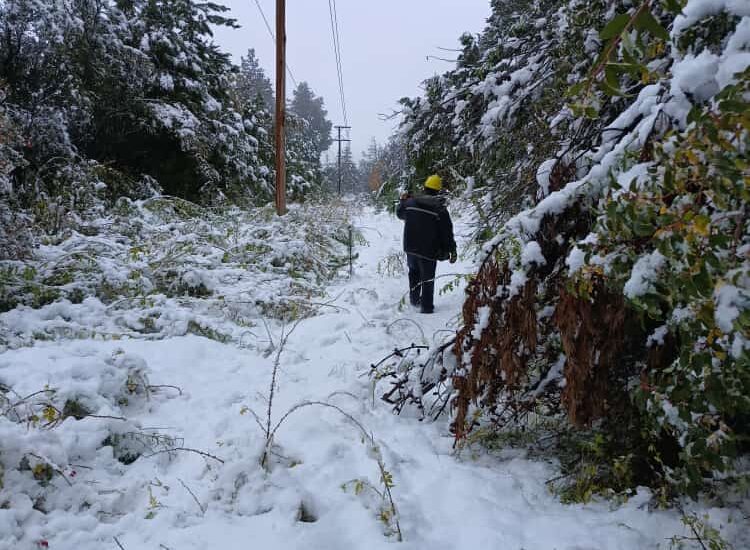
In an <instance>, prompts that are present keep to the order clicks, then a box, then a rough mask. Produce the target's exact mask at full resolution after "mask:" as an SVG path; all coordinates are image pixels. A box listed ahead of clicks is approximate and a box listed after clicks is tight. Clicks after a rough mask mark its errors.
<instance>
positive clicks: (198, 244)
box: [0, 197, 349, 346]
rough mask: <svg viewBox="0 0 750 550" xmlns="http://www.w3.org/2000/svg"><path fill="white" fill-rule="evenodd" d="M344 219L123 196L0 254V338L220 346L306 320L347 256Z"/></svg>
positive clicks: (303, 209) (324, 211)
mask: <svg viewBox="0 0 750 550" xmlns="http://www.w3.org/2000/svg"><path fill="white" fill-rule="evenodd" d="M348 219H349V214H348V212H347V210H346V207H345V206H341V207H339V208H331V207H330V205H321V204H313V203H310V204H306V205H304V206H296V205H295V206H292V207H291V208H290V211H289V214H288V215H287V216H285V217H284V218H279V217H277V216H276V215H275V213H274V210H273V208H271V207H262V208H254V209H247V210H240V209H236V208H229V209H207V208H204V207H201V206H198V205H195V204H192V203H189V202H186V201H182V200H178V199H171V198H166V197H155V198H151V199H146V200H143V201H137V202H133V201H129V200H127V199H122V200H121V201H120V202H119V203H118V205H117V207H116V208H114V209H113V210H112V211H111V212H110V213H109V214H107V215H106V217H101V218H98V219H95V220H91V221H90V222H89V223H87V224H85V225H80V226H77V227H75V228H74V229H72V230H71V229H67V230H66V231H64V232H62V233H60V234H56V235H52V236H50V237H45V238H43V239H41V244H40V246H39V248H38V249H36V250H34V252H33V255H31V256H30V257H27V258H23V259H9V260H3V261H0V304H2V310H3V311H5V312H6V313H3V314H0V326H3V330H2V336H0V345H14V346H15V345H22V344H24V343H29V342H32V341H33V340H35V339H49V338H56V337H58V336H66V335H67V336H80V337H88V336H95V335H100V336H102V337H108V338H111V337H115V336H117V335H130V336H134V337H144V338H158V337H164V336H167V335H173V334H185V333H186V332H192V333H197V334H201V335H204V336H207V337H210V338H213V339H217V340H222V341H225V340H231V339H239V338H240V336H241V334H242V333H244V332H246V331H247V330H248V329H249V328H250V327H251V326H253V325H255V324H257V323H258V322H259V318H260V317H262V316H266V317H276V318H282V319H292V318H298V317H300V316H305V315H308V314H309V313H311V312H312V311H313V309H314V308H313V307H312V305H311V303H312V302H313V301H314V297H315V296H317V295H319V294H320V293H321V292H322V289H323V286H324V284H325V283H326V282H327V281H329V280H330V279H331V278H332V277H334V276H335V275H336V274H337V273H338V271H339V268H341V267H343V266H345V265H346V264H347V263H348V259H349V250H348V239H349V223H348ZM186 297H191V298H195V300H186V299H184V298H186ZM32 308H41V309H39V310H38V311H35V312H32V311H30V309H32ZM31 319H35V321H31Z"/></svg>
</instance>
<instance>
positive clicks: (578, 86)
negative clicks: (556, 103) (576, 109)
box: [565, 80, 586, 97]
mask: <svg viewBox="0 0 750 550" xmlns="http://www.w3.org/2000/svg"><path fill="white" fill-rule="evenodd" d="M585 86H586V81H585V80H582V81H580V82H576V83H575V84H573V85H572V86H571V87H570V88H568V90H567V91H566V92H565V95H566V96H568V97H575V96H577V95H578V94H580V93H581V92H582V91H583V88H584V87H585Z"/></svg>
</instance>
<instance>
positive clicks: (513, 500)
mask: <svg viewBox="0 0 750 550" xmlns="http://www.w3.org/2000/svg"><path fill="white" fill-rule="evenodd" d="M357 225H358V226H359V227H361V228H362V231H363V232H364V234H365V236H366V238H367V239H368V240H369V246H366V247H363V248H361V249H360V251H359V252H360V257H359V260H358V262H357V265H356V267H355V274H354V276H353V277H352V278H351V279H348V280H347V279H344V280H342V281H339V282H337V283H335V284H334V285H332V287H331V289H330V292H329V294H330V296H331V298H333V297H338V299H337V301H336V302H335V305H338V306H340V308H342V309H337V308H325V310H324V312H323V313H322V314H321V315H319V316H317V317H314V318H312V319H309V320H306V321H304V322H303V323H301V324H300V325H299V327H298V328H297V329H296V331H295V332H294V333H293V334H292V335H291V337H290V338H289V341H288V343H287V346H286V349H285V351H284V353H283V355H282V361H281V371H280V374H279V380H278V390H277V394H276V397H275V402H274V410H273V418H274V423H275V422H276V420H277V419H279V418H280V417H281V416H282V415H283V414H284V413H285V412H286V411H287V410H289V408H290V407H293V406H294V405H295V404H297V403H300V402H301V401H305V400H313V401H322V400H328V401H330V402H331V403H335V404H336V405H338V406H339V407H341V408H342V409H343V410H345V411H347V412H348V413H350V414H351V415H352V416H353V417H355V418H356V419H357V420H358V421H359V422H361V423H362V424H363V425H364V426H366V427H367V429H369V430H371V431H372V433H373V434H374V435H375V438H376V440H377V441H378V443H379V444H380V447H381V450H382V454H383V459H384V462H385V465H386V467H387V468H388V470H389V471H390V473H391V474H392V475H393V481H394V483H395V487H394V489H393V496H394V499H395V502H396V505H397V507H398V510H399V513H400V525H401V529H402V531H403V535H404V543H403V544H402V545H401V547H403V548H415V549H418V548H425V549H427V548H429V549H431V550H439V549H445V550H448V549H464V548H465V549H521V548H524V549H527V550H531V549H540V550H542V549H544V550H546V549H553V548H556V549H579V550H582V549H591V550H594V549H635V548H656V547H657V545H659V546H658V547H660V548H668V547H669V543H668V541H667V540H666V539H667V538H668V537H670V536H672V535H674V534H678V533H683V529H682V526H681V524H680V522H679V519H678V518H677V516H676V515H675V514H674V513H671V512H670V513H667V512H664V513H662V512H656V513H649V512H648V511H647V510H645V509H644V508H645V506H644V504H645V501H646V500H647V498H648V496H647V494H643V495H639V496H637V497H635V498H633V499H631V500H630V502H629V503H627V504H626V505H625V506H623V507H621V508H619V509H616V510H610V507H609V505H608V504H607V503H604V504H593V505H588V506H564V505H562V504H560V503H559V502H558V500H556V498H555V497H554V496H553V495H550V494H549V493H548V492H547V490H546V487H545V484H544V481H545V480H546V479H548V478H551V477H553V476H554V475H555V470H554V468H553V467H552V466H550V465H547V464H543V463H539V462H531V461H527V460H525V459H523V458H506V459H504V460H501V459H500V458H492V459H490V458H487V457H484V458H483V459H481V460H477V461H473V460H471V459H470V458H468V457H467V458H464V459H461V460H459V459H457V458H455V457H454V456H453V455H452V453H451V451H452V449H451V444H452V440H451V438H450V437H449V436H448V434H447V433H446V426H445V424H444V423H438V424H426V423H422V422H419V421H417V420H416V419H414V418H408V417H396V416H394V415H393V414H392V413H391V411H390V409H389V407H388V406H387V405H385V404H384V403H382V402H380V401H379V400H377V399H376V400H375V403H374V407H373V402H372V400H371V388H370V384H369V380H368V379H367V377H362V376H361V375H362V374H363V373H364V372H366V371H367V370H368V367H369V365H370V364H371V363H372V362H374V361H377V360H379V359H380V358H382V357H384V356H385V355H386V354H388V353H389V351H390V350H392V349H393V348H394V347H396V346H402V345H405V344H406V345H408V344H410V343H412V342H418V341H420V339H421V332H422V331H423V332H424V334H425V336H426V337H427V339H429V340H432V338H433V334H435V333H436V332H437V331H439V330H441V329H445V328H446V324H448V325H451V324H452V323H455V316H456V315H457V313H458V312H459V311H460V308H461V302H462V297H463V294H462V291H461V290H460V289H459V290H454V291H453V292H452V293H449V294H447V295H444V296H438V297H437V298H436V303H437V312H436V314H435V315H433V316H422V315H419V314H418V313H417V312H415V311H414V310H411V309H409V308H408V307H407V308H406V310H403V311H402V310H400V308H399V302H400V300H401V298H402V297H403V295H404V292H405V290H406V282H405V275H403V274H400V275H395V276H389V275H387V274H382V275H381V274H378V272H377V266H378V263H379V262H380V261H381V260H383V258H385V257H386V256H388V255H389V254H393V253H395V252H397V251H398V250H399V249H400V242H401V224H400V222H399V221H398V220H396V219H394V218H393V217H391V216H389V215H387V214H375V213H372V212H369V211H368V212H366V213H365V214H363V215H362V217H361V219H359V220H358V221H357ZM458 230H459V232H460V226H459V227H458ZM463 269H467V266H462V265H461V264H460V263H459V264H457V265H456V266H451V265H449V264H447V263H443V264H441V265H440V267H439V273H447V272H460V271H461V270H463ZM446 281H447V279H446ZM440 286H442V285H438V287H440ZM404 319H412V320H413V321H415V322H416V323H418V324H419V325H420V327H421V330H420V329H418V328H417V325H416V324H415V323H414V322H412V321H404ZM398 320H402V321H398ZM395 321H398V322H395ZM394 322H395V323H394ZM270 328H271V331H272V332H273V333H274V338H275V339H277V340H278V336H279V332H280V329H281V327H280V326H272V327H270ZM254 330H255V331H256V335H257V338H258V339H259V340H264V339H266V336H265V335H264V329H263V327H262V326H261V327H256V328H255V329H254ZM437 337H440V334H439V333H438V334H437ZM257 344H258V345H257V347H248V348H244V349H239V348H237V347H235V346H231V345H224V344H220V343H218V342H215V341H211V340H207V339H203V338H199V337H195V336H187V337H181V338H173V339H169V340H163V341H154V342H144V341H136V340H123V341H119V342H101V341H75V342H65V343H48V344H38V345H37V346H36V347H33V348H27V349H21V350H15V351H8V352H6V353H5V354H4V356H0V374H3V375H4V376H10V377H11V378H12V377H13V375H14V373H15V374H16V375H19V374H20V373H25V376H26V377H27V378H26V379H24V386H26V387H28V388H39V387H42V386H44V384H46V383H53V382H54V380H55V378H56V374H57V373H63V372H71V370H72V372H75V370H76V369H78V368H80V369H85V368H86V365H90V364H93V363H96V362H99V363H101V361H102V358H106V357H108V356H110V355H111V353H112V352H113V351H114V350H116V349H118V348H120V349H123V350H124V351H125V352H127V353H134V354H137V355H139V356H141V357H142V358H143V359H144V360H145V361H146V363H147V364H148V366H149V368H150V377H151V380H150V382H151V384H171V385H175V386H179V387H180V388H182V390H183V392H184V393H183V395H181V396H180V395H177V393H176V392H174V391H172V392H169V391H165V392H160V393H159V394H158V395H155V396H154V397H153V398H152V400H151V401H150V402H149V403H147V404H145V405H144V406H143V407H142V408H140V409H137V408H134V410H133V411H132V418H134V419H135V420H137V422H138V423H139V425H140V428H141V429H144V430H145V429H149V430H151V431H153V430H154V429H155V428H156V429H159V430H162V432H163V433H168V434H170V435H172V436H177V437H179V438H182V439H183V440H184V441H181V442H180V443H181V445H179V446H184V447H187V448H192V449H199V450H203V451H206V452H209V453H211V454H213V455H215V456H217V457H220V458H222V459H223V460H224V461H225V462H224V464H219V463H218V462H216V461H215V460H213V459H210V458H204V457H202V456H199V455H198V454H195V453H192V452H181V453H178V454H176V456H171V455H167V454H161V455H157V456H153V457H150V458H146V457H141V458H140V459H138V460H137V461H136V462H135V463H133V464H131V465H128V466H125V465H122V464H120V463H119V462H115V461H113V460H112V457H111V448H110V447H104V448H102V449H100V450H99V451H97V454H96V460H95V461H94V463H89V464H88V467H91V468H93V470H88V469H84V468H80V469H79V471H78V472H77V474H76V478H75V481H74V482H75V484H76V486H77V487H78V488H77V489H75V491H74V492H70V491H67V492H66V491H65V490H64V489H63V490H61V493H60V494H61V495H65V496H64V498H65V499H72V500H73V501H75V500H76V499H80V500H81V502H79V503H78V504H79V506H75V503H74V502H67V503H49V504H50V506H49V508H50V509H56V508H63V507H64V504H72V505H73V508H78V507H80V505H81V504H83V502H84V501H85V502H86V505H84V506H83V507H84V508H87V507H88V508H87V510H86V512H84V513H79V514H76V515H73V514H71V513H65V512H51V513H49V514H48V515H46V516H41V514H39V513H38V512H36V511H32V510H31V509H30V504H24V503H16V504H17V506H16V507H15V510H16V511H15V512H14V513H16V514H22V512H20V511H18V510H22V509H25V510H26V512H25V513H26V514H27V517H26V518H21V517H20V516H18V517H16V519H17V520H19V521H20V520H22V522H23V523H24V533H23V534H22V535H21V534H20V533H17V534H16V536H19V537H21V536H22V537H23V541H24V542H27V543H29V545H30V546H25V547H29V548H33V547H34V546H33V543H34V542H35V541H40V540H44V541H47V542H48V544H49V548H54V549H71V550H72V549H76V550H94V549H97V550H99V549H103V548H116V544H115V542H114V537H117V539H118V541H119V542H120V543H121V544H122V547H123V548H125V549H126V550H134V549H135V550H137V549H154V550H157V549H160V548H168V549H170V550H188V549H214V548H215V549H222V550H247V549H252V548H261V549H287V548H289V549H296V548H299V549H302V548H310V549H318V548H320V549H341V550H345V549H346V550H349V549H353V548H355V549H375V548H392V547H394V546H393V545H394V544H396V542H395V539H394V538H393V537H390V538H389V537H386V536H384V534H383V532H384V523H383V522H381V521H380V520H379V519H378V517H377V513H378V512H377V502H375V501H374V500H373V499H372V498H370V497H371V495H369V494H368V491H367V490H365V491H364V492H363V493H361V494H359V495H357V494H355V491H354V490H353V488H352V487H350V488H349V490H347V491H345V490H343V489H342V485H343V484H345V483H346V482H348V481H350V480H353V479H363V478H365V479H369V480H370V482H371V483H372V484H373V485H374V486H379V472H378V468H377V463H376V462H375V461H374V460H373V459H372V458H371V457H370V456H368V454H367V446H366V445H364V444H363V443H362V439H361V437H360V434H359V432H358V430H357V428H355V427H354V426H353V424H352V423H351V422H350V421H349V420H347V419H346V418H345V417H344V416H342V415H341V414H340V413H338V412H336V411H334V410H331V409H324V408H320V407H318V408H315V407H309V408H305V409H301V410H300V411H298V412H297V413H295V414H293V415H292V416H290V417H289V418H288V420H286V421H285V422H284V424H283V425H282V427H281V428H280V429H279V431H278V433H277V437H276V443H277V444H278V445H279V449H278V450H279V452H280V454H281V455H283V456H284V457H285V458H283V459H278V462H277V463H275V464H274V465H273V468H272V471H271V472H270V473H266V472H265V471H264V470H263V469H262V468H261V467H260V466H259V457H260V454H261V452H262V448H263V437H262V432H261V430H260V428H259V427H258V426H257V425H256V423H255V422H254V420H253V419H252V417H251V415H250V414H249V413H247V412H246V411H245V407H249V408H251V409H252V410H254V411H256V412H257V414H258V415H259V416H260V417H261V418H265V412H266V407H267V403H266V400H265V396H266V395H267V393H268V386H269V381H270V376H271V370H272V364H273V358H274V355H273V354H271V355H269V356H267V357H264V355H263V354H262V353H261V350H262V349H263V347H265V346H266V345H267V344H265V343H263V342H257ZM39 365H45V366H46V367H45V368H43V369H40V368H38V366H39ZM35 366H36V367H37V368H34V367H35ZM334 393H335V394H334ZM332 394H334V395H332ZM86 422H87V423H88V424H87V425H88V426H90V428H87V429H88V430H89V431H88V432H86V431H85V430H84V429H83V428H81V426H75V427H74V426H73V424H81V425H83V424H84V422H80V423H76V422H73V421H66V422H65V423H63V425H62V426H60V427H59V428H58V429H57V432H59V433H55V435H54V437H62V438H66V437H67V438H68V439H70V440H71V441H70V442H69V443H68V446H72V445H73V441H72V440H73V439H76V441H77V444H78V445H80V441H78V440H77V438H81V437H88V438H89V439H91V443H90V445H92V446H94V445H96V443H97V438H101V437H102V436H103V435H104V434H106V433H107V432H106V429H105V428H106V426H107V423H106V422H105V421H102V422H101V423H99V424H97V423H96V422H95V421H94V420H93V419H91V420H87V421H86ZM50 433H51V434H52V433H53V432H50ZM50 437H53V436H52V435H50ZM108 453H109V455H108ZM183 484H184V486H183ZM188 488H189V490H190V491H192V493H193V494H194V497H195V498H194V497H193V496H192V495H191V494H190V493H189V492H188ZM61 498H63V497H62V496H61ZM196 500H197V501H198V502H196ZM199 503H200V504H199ZM300 503H304V507H305V509H306V510H307V511H309V512H311V513H312V514H313V515H314V516H315V520H316V521H314V522H301V521H297V517H298V511H299V509H300ZM19 518H20V519H19ZM43 518H44V519H43ZM6 520H7V518H6ZM7 525H9V523H7V522H6V523H3V520H2V515H0V547H2V548H3V549H5V548H10V546H7V547H4V546H3V540H6V541H7V540H12V539H7V538H3V534H2V530H3V529H4V528H5V527H4V526H7Z"/></svg>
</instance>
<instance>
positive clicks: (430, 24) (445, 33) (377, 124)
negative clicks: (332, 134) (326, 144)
mask: <svg viewBox="0 0 750 550" xmlns="http://www.w3.org/2000/svg"><path fill="white" fill-rule="evenodd" d="M258 1H259V2H260V5H261V6H262V7H263V10H264V11H265V14H266V17H268V19H269V22H270V24H271V28H272V29H273V30H274V32H275V23H274V21H275V5H276V2H275V0H258ZM219 3H221V4H224V5H226V6H228V7H229V8H231V10H232V11H231V14H232V17H234V18H236V19H237V20H238V23H239V24H240V25H242V28H240V29H237V30H230V29H220V30H218V31H217V33H216V40H217V41H218V42H219V43H220V44H221V45H222V46H223V47H224V49H225V50H227V51H229V52H231V53H232V55H233V56H234V59H235V61H236V62H239V59H240V56H242V55H244V54H245V52H247V50H248V48H255V51H256V53H257V54H258V57H259V58H260V60H261V64H262V65H263V67H264V68H265V70H266V72H267V74H268V76H269V77H270V78H271V80H273V79H274V55H275V50H274V44H273V41H272V39H271V37H270V36H269V34H268V31H267V30H266V27H265V24H264V23H263V20H262V18H261V16H260V12H259V11H258V8H257V6H256V4H255V0H219ZM336 4H337V7H338V20H339V33H340V36H341V47H342V52H341V57H342V65H343V76H344V92H345V96H346V103H347V112H348V115H349V124H350V125H351V126H352V130H351V136H350V137H351V138H352V140H353V142H352V150H353V151H354V153H355V155H357V156H358V155H359V153H360V152H361V151H363V150H364V149H366V148H367V146H368V144H369V142H370V139H371V138H372V137H374V138H375V139H377V140H378V141H379V142H384V141H385V140H386V138H387V137H388V136H389V135H390V134H391V132H392V129H393V125H394V123H393V122H392V121H391V122H382V121H381V120H380V119H379V118H378V114H379V113H388V112H391V110H392V109H394V108H396V107H397V103H396V102H397V101H398V99H399V98H401V97H403V96H414V95H418V94H419V93H420V89H419V83H420V82H421V81H422V80H424V79H425V78H427V77H429V76H431V75H433V74H435V73H442V72H444V71H446V70H448V69H449V68H450V67H451V64H450V63H446V62H445V61H439V60H435V59H429V60H428V59H427V56H428V55H433V56H438V57H444V58H449V59H450V58H452V57H455V55H456V54H455V52H449V51H442V50H440V49H439V48H440V47H443V48H455V47H457V45H458V38H459V36H460V35H461V33H463V32H465V31H468V32H471V33H478V32H480V31H481V30H482V29H483V28H484V22H485V19H486V18H487V17H488V15H489V11H490V8H489V0H374V1H365V0H338V2H337V3H336ZM287 35H288V36H287V48H288V50H287V55H288V65H289V68H290V69H291V71H292V74H293V75H294V78H295V79H296V80H297V82H300V81H303V80H304V81H307V82H309V83H310V86H311V87H312V89H313V90H314V91H315V93H316V94H317V95H320V96H322V97H323V98H324V100H325V103H326V108H327V109H328V116H329V118H330V120H331V121H332V122H333V123H334V124H343V115H342V112H341V102H340V101H339V99H338V98H339V93H338V81H337V77H336V64H335V58H334V54H333V43H332V39H331V23H330V17H329V12H328V0H287ZM287 88H288V90H289V91H288V93H289V94H290V96H291V90H292V88H293V82H292V81H291V79H289V78H287Z"/></svg>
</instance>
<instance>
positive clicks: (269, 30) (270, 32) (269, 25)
mask: <svg viewBox="0 0 750 550" xmlns="http://www.w3.org/2000/svg"><path fill="white" fill-rule="evenodd" d="M255 5H256V6H258V11H259V12H260V16H261V17H262V18H263V22H264V23H265V24H266V29H268V34H270V35H271V39H272V40H273V41H274V43H276V34H275V33H274V32H273V29H272V28H271V24H270V23H269V22H268V18H267V17H266V13H265V12H264V11H263V6H261V5H260V0H255ZM284 66H285V67H286V72H287V73H289V78H291V79H292V82H294V86H295V87H296V86H297V80H296V79H295V78H294V75H293V74H292V69H290V68H289V64H288V63H284Z"/></svg>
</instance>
